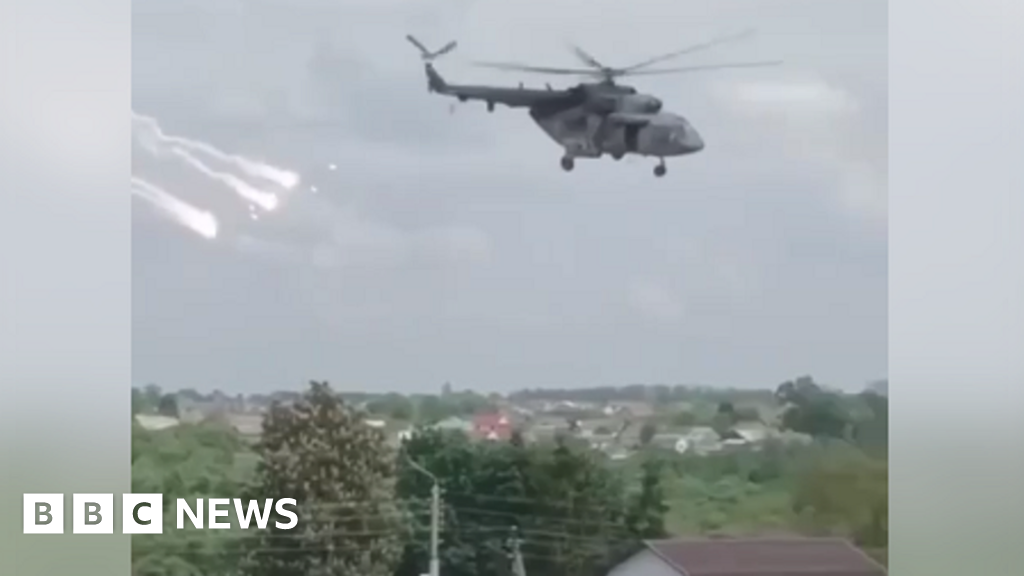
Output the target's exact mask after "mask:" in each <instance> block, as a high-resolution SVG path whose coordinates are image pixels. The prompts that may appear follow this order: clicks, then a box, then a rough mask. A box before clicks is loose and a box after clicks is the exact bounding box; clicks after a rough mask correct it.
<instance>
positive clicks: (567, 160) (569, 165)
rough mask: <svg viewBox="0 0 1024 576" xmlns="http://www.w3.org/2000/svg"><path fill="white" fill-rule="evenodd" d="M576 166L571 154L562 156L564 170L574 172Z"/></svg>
mask: <svg viewBox="0 0 1024 576" xmlns="http://www.w3.org/2000/svg"><path fill="white" fill-rule="evenodd" d="M575 167H576V163H575V162H574V161H573V159H572V157H571V156H563V157H562V170H565V171H566V172H572V169H573V168H575Z"/></svg>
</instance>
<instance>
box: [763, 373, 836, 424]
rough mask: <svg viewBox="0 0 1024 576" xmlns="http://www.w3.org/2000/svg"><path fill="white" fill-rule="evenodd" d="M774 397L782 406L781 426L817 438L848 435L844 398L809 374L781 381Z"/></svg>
mask: <svg viewBox="0 0 1024 576" xmlns="http://www.w3.org/2000/svg"><path fill="white" fill-rule="evenodd" d="M775 397H776V398H777V399H778V400H779V401H780V402H781V403H782V404H783V406H784V407H785V408H784V412H783V414H782V427H783V428H784V429H787V430H793V431H795V432H801V433H803V434H809V435H811V436H815V437H820V438H837V439H845V438H847V437H848V435H849V433H850V426H851V424H852V418H851V415H850V413H849V411H848V406H847V405H846V403H845V400H844V398H843V397H842V396H841V395H840V394H837V393H834V392H828V391H826V390H824V389H822V388H821V386H819V385H818V384H817V383H815V382H814V379H812V378H811V377H810V376H804V377H801V378H797V379H796V380H795V381H789V382H784V383H782V384H780V385H779V387H778V388H777V389H776V392H775Z"/></svg>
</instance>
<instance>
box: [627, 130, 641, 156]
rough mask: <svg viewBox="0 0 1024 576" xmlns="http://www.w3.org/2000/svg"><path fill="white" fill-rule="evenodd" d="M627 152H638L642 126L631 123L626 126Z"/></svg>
mask: <svg viewBox="0 0 1024 576" xmlns="http://www.w3.org/2000/svg"><path fill="white" fill-rule="evenodd" d="M625 140H626V152H636V151H637V148H638V147H639V140H640V127H639V126H636V125H634V124H629V125H627V126H626V127H625Z"/></svg>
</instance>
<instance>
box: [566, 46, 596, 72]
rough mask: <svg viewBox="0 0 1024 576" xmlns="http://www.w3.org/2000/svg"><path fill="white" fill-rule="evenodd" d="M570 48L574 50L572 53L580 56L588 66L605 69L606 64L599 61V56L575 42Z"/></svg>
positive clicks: (581, 60)
mask: <svg viewBox="0 0 1024 576" xmlns="http://www.w3.org/2000/svg"><path fill="white" fill-rule="evenodd" d="M569 49H570V50H572V53H573V54H575V55H576V57H577V58H579V60H580V62H583V63H584V64H586V65H587V66H590V67H592V68H597V69H598V70H603V69H604V68H605V65H604V64H601V63H600V62H598V61H597V58H594V57H593V56H591V55H590V54H588V53H587V52H586V50H584V49H583V48H580V47H579V46H577V45H575V44H570V45H569Z"/></svg>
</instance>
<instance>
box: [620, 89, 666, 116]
mask: <svg viewBox="0 0 1024 576" xmlns="http://www.w3.org/2000/svg"><path fill="white" fill-rule="evenodd" d="M616 111H617V112H625V113H628V114H656V113H658V112H660V111H661V100H659V99H657V98H655V97H654V96H649V95H647V94H629V95H626V96H620V97H619V108H618V110H616Z"/></svg>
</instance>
